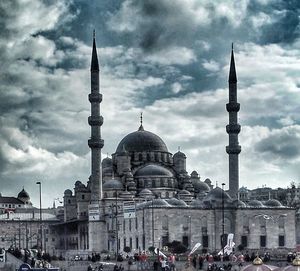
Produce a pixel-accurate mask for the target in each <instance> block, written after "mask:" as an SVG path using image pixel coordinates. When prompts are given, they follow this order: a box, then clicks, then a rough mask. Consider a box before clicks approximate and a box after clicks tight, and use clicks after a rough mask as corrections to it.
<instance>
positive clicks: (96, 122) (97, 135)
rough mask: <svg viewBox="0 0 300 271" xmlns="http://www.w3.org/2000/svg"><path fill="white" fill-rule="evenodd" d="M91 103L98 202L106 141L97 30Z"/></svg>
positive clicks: (93, 176)
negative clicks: (104, 139)
mask: <svg viewBox="0 0 300 271" xmlns="http://www.w3.org/2000/svg"><path fill="white" fill-rule="evenodd" d="M89 101H90V103H91V116H90V117H89V118H88V122H89V125H90V126H91V138H90V139H89V141H88V145H89V147H90V148H91V155H92V157H91V160H92V161H91V192H92V194H91V203H93V204H97V203H99V200H101V199H102V172H101V149H102V148H103V146H104V141H103V139H101V126H102V124H103V117H102V116H101V115H100V103H101V101H102V94H100V91H99V63H98V56H97V47H96V40H95V30H94V32H93V50H92V61H91V93H90V94H89Z"/></svg>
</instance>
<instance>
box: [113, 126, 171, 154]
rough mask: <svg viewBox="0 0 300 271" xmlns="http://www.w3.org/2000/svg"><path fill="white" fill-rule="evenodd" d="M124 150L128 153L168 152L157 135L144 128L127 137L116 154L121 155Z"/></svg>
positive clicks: (141, 127)
mask: <svg viewBox="0 0 300 271" xmlns="http://www.w3.org/2000/svg"><path fill="white" fill-rule="evenodd" d="M124 148H125V149H126V151H127V152H168V148H167V146H166V144H165V143H164V142H163V140H162V139H161V138H160V137H159V136H157V135H156V134H153V133H151V132H149V131H145V130H144V128H143V126H140V128H139V130H138V131H136V132H133V133H130V134H128V135H127V136H125V137H124V138H123V139H122V140H121V142H120V143H119V145H118V147H117V150H116V153H121V152H122V151H123V149H124Z"/></svg>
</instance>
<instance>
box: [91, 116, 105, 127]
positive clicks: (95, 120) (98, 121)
mask: <svg viewBox="0 0 300 271" xmlns="http://www.w3.org/2000/svg"><path fill="white" fill-rule="evenodd" d="M88 122H89V125H90V126H101V125H102V124H103V117H102V116H89V118H88Z"/></svg>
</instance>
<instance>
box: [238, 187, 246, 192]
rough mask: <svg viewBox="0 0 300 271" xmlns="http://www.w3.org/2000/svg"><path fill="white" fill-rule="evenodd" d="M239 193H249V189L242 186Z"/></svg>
mask: <svg viewBox="0 0 300 271" xmlns="http://www.w3.org/2000/svg"><path fill="white" fill-rule="evenodd" d="M239 193H248V189H247V187H244V186H242V187H241V188H240V189H239Z"/></svg>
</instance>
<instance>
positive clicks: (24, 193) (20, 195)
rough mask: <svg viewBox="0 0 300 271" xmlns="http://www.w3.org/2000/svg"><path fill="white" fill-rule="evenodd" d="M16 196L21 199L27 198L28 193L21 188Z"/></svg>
mask: <svg viewBox="0 0 300 271" xmlns="http://www.w3.org/2000/svg"><path fill="white" fill-rule="evenodd" d="M18 198H19V199H21V198H23V199H25V198H27V199H29V194H28V193H27V192H26V191H25V190H24V188H23V189H22V191H21V192H20V193H19V194H18Z"/></svg>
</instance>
